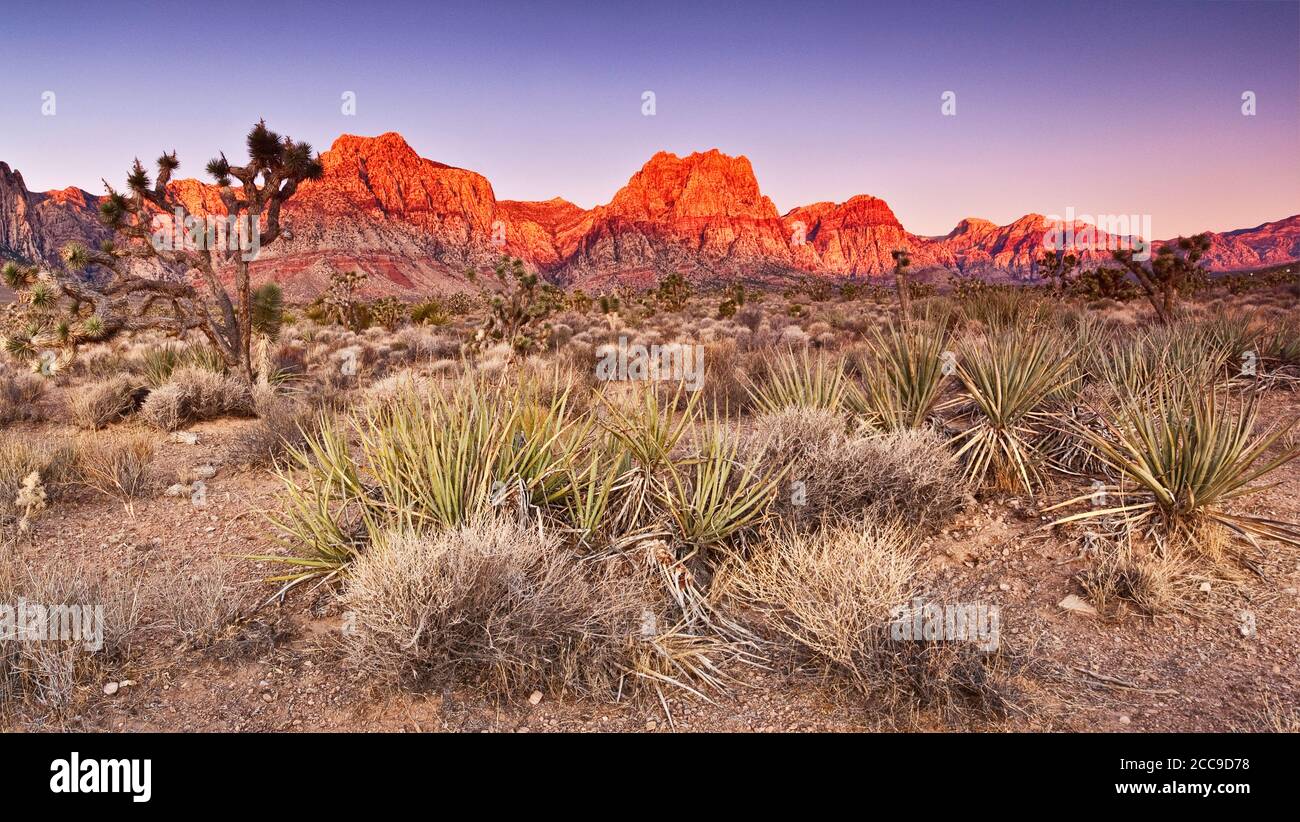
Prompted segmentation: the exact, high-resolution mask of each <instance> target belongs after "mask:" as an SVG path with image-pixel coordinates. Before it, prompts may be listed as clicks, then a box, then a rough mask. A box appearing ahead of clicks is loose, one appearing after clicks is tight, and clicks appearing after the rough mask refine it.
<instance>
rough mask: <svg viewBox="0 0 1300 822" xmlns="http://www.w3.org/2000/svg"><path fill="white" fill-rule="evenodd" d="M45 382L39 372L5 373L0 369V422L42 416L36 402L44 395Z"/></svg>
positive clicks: (6, 422)
mask: <svg viewBox="0 0 1300 822" xmlns="http://www.w3.org/2000/svg"><path fill="white" fill-rule="evenodd" d="M46 386H47V382H46V379H45V377H42V376H41V375H39V374H30V373H20V374H7V373H4V372H2V371H0V424H5V425H7V424H9V423H13V422H21V421H25V420H30V421H35V420H39V419H41V417H42V413H41V408H40V405H39V404H38V403H39V402H40V400H41V397H43V396H44V395H45V389H46Z"/></svg>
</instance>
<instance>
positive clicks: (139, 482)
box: [75, 434, 154, 514]
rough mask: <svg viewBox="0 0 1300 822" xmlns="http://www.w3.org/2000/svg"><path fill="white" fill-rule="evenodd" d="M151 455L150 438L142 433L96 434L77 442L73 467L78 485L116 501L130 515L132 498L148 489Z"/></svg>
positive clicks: (132, 503) (144, 493) (150, 486)
mask: <svg viewBox="0 0 1300 822" xmlns="http://www.w3.org/2000/svg"><path fill="white" fill-rule="evenodd" d="M153 457H154V445H153V440H152V438H150V437H148V436H146V435H142V434H127V435H123V436H119V437H111V436H105V435H98V436H96V437H93V438H88V439H86V440H85V441H84V442H83V443H81V446H80V448H79V449H78V452H77V465H76V469H75V470H76V472H77V476H78V481H79V482H80V484H82V485H84V486H86V487H87V488H90V489H91V490H93V491H95V492H97V493H100V494H103V495H104V496H106V497H111V498H112V499H115V500H117V501H118V502H120V503H122V505H123V507H125V508H126V509H127V511H128V512H129V513H132V514H134V510H135V509H134V501H135V500H136V499H138V498H140V497H142V496H145V495H146V494H147V493H148V492H149V491H150V490H151V488H152V484H153V483H152V479H153V478H152V476H151V469H150V464H151V463H152V461H153Z"/></svg>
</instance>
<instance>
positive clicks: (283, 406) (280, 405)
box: [231, 386, 319, 465]
mask: <svg viewBox="0 0 1300 822" xmlns="http://www.w3.org/2000/svg"><path fill="white" fill-rule="evenodd" d="M253 407H254V412H255V414H256V416H257V419H255V420H253V421H251V422H250V423H249V424H248V425H247V426H246V427H243V428H241V429H240V430H239V431H238V432H237V433H236V434H235V435H234V444H233V445H232V447H231V456H232V458H233V459H234V460H235V461H237V462H241V463H245V464H249V465H267V464H270V463H273V462H275V461H277V460H279V459H280V458H281V457H284V456H285V455H286V454H287V453H288V452H289V451H290V450H291V449H294V448H300V447H302V445H303V444H304V443H305V442H306V440H307V437H309V436H311V435H312V434H313V433H314V432H315V431H316V425H317V421H318V415H319V412H318V411H317V410H316V409H314V408H312V407H311V405H309V404H308V403H306V402H303V401H301V400H299V399H297V398H295V397H289V396H284V395H282V394H277V393H275V391H274V390H272V389H271V388H270V386H257V387H256V388H255V389H254V391H253Z"/></svg>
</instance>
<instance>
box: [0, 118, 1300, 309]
mask: <svg viewBox="0 0 1300 822" xmlns="http://www.w3.org/2000/svg"><path fill="white" fill-rule="evenodd" d="M321 160H322V163H323V165H324V169H325V173H324V176H323V177H322V179H320V180H317V181H312V182H308V183H304V184H303V186H302V187H301V189H300V190H299V192H298V194H297V195H296V196H295V197H294V198H293V199H292V200H290V201H289V203H288V204H287V205H286V206H285V211H284V215H283V218H282V224H283V226H284V227H285V229H286V233H285V235H284V236H282V237H281V239H279V240H278V241H277V242H275V243H274V244H272V245H270V246H268V247H266V248H265V249H263V250H262V252H261V254H260V255H259V257H258V259H257V261H256V262H255V263H254V264H253V274H254V278H255V280H257V281H259V282H260V281H263V280H267V279H275V280H278V281H280V282H281V283H282V284H283V285H284V286H285V289H286V291H287V292H288V293H289V294H290V295H291V296H292V297H295V298H310V297H312V296H314V295H316V294H318V293H319V292H320V291H321V290H322V289H323V288H324V287H325V285H326V284H327V283H328V281H329V276H330V274H331V273H332V272H334V271H340V270H349V269H359V270H362V271H364V272H366V273H367V274H369V275H370V276H369V278H368V280H367V285H366V286H365V288H364V291H365V293H366V294H368V295H370V296H377V295H380V294H402V295H406V296H414V295H418V294H428V293H431V292H439V291H455V290H469V289H471V288H473V286H472V285H471V284H470V282H469V280H468V279H467V278H466V277H465V271H466V269H468V268H475V269H484V268H487V267H490V266H491V265H492V264H493V263H494V261H495V260H496V259H497V258H498V257H499V256H501V255H502V254H508V255H511V256H517V257H520V258H522V259H524V260H525V261H526V262H527V263H528V264H529V265H530V266H532V267H533V268H535V269H537V270H539V271H541V272H543V273H544V275H545V276H547V277H549V278H550V279H552V280H554V281H556V282H559V283H563V284H570V285H578V286H582V287H596V288H599V287H602V286H605V285H608V284H610V283H615V282H623V283H630V284H636V285H644V284H647V283H650V282H653V281H654V280H656V279H658V278H659V277H661V276H663V275H665V274H668V273H670V272H673V271H679V272H681V273H683V274H684V275H685V276H687V277H689V278H691V279H693V280H696V281H700V282H708V281H726V280H733V279H765V278H772V277H784V276H791V275H813V276H826V277H845V276H854V277H880V276H885V275H888V274H889V272H890V271H891V270H892V268H893V258H892V256H891V252H892V251H894V250H895V249H900V248H901V249H906V250H908V251H909V252H910V253H911V256H912V266H913V269H914V270H917V271H921V270H925V269H947V270H949V271H952V272H960V273H963V274H967V275H978V276H990V277H993V276H999V277H1005V276H1011V277H1020V278H1023V277H1028V276H1032V275H1033V273H1034V272H1035V269H1036V262H1037V260H1038V259H1039V258H1040V257H1041V255H1042V253H1043V251H1044V250H1045V249H1044V246H1043V235H1044V232H1046V231H1048V230H1050V229H1051V228H1052V224H1051V223H1050V222H1049V221H1048V220H1047V218H1045V217H1043V216H1042V215H1039V214H1027V215H1025V216H1024V217H1021V218H1020V219H1018V220H1016V221H1014V222H1012V223H1011V224H1009V225H1004V226H999V225H995V224H994V223H992V222H989V221H988V220H982V219H979V218H974V217H972V218H968V219H965V220H962V221H961V222H960V223H959V224H958V225H957V226H956V227H955V228H954V229H953V230H952V231H951V232H950V233H949V234H947V235H946V236H943V237H921V236H917V235H914V234H911V233H909V232H908V231H907V230H906V229H905V228H904V227H903V225H902V224H901V223H900V221H899V220H898V218H897V217H896V216H895V215H894V213H893V211H892V210H891V209H890V208H889V205H888V204H887V203H886V202H885V201H884V200H881V199H879V198H877V197H872V196H869V195H865V194H864V195H858V196H856V197H853V198H851V199H849V200H848V201H846V202H843V203H830V202H820V203H813V204H811V205H806V206H800V207H798V208H795V209H792V210H790V211H789V212H787V213H786V214H784V215H780V214H778V213H777V210H776V207H775V206H774V205H773V204H772V201H771V200H770V199H768V198H767V197H766V196H764V195H763V193H762V191H761V189H760V188H759V184H758V180H757V179H756V177H755V175H754V170H753V167H752V166H751V164H750V162H749V160H748V159H746V158H745V157H743V156H740V157H731V156H728V155H726V154H723V153H721V152H719V151H717V150H716V149H715V150H711V151H706V152H699V153H695V154H690V155H688V156H685V157H678V156H677V155H675V154H670V153H667V152H660V153H658V154H656V155H655V156H653V157H652V158H650V160H649V161H648V162H647V163H646V164H645V165H644V166H643V167H642V168H641V169H640V170H639V171H637V172H636V173H635V174H633V175H632V177H631V179H629V180H628V183H627V185H625V186H623V187H622V188H621V189H619V191H618V192H617V193H616V194H615V195H614V197H613V199H612V200H610V202H609V203H608V204H605V205H601V206H597V207H595V208H592V209H590V210H587V209H583V208H581V207H579V206H577V205H575V204H573V203H571V202H568V201H567V200H563V199H561V198H558V197H557V198H554V199H552V200H546V201H543V202H524V201H513V200H502V201H498V200H497V199H496V196H495V193H494V192H493V190H492V186H491V184H490V183H489V182H488V180H487V179H486V178H484V177H483V176H482V175H481V174H477V173H475V172H473V171H468V170H466V169H461V168H455V167H453V166H449V165H445V164H443V163H437V162H434V161H432V160H428V159H425V158H422V157H420V156H419V155H418V154H417V153H416V152H415V150H414V149H412V148H411V147H410V146H409V145H408V144H407V143H406V141H405V140H404V139H402V137H401V135H399V134H396V133H393V132H389V133H387V134H381V135H379V136H377V137H358V136H354V135H343V136H341V137H339V138H338V139H337V140H335V141H334V144H333V145H332V146H331V147H330V148H329V150H328V151H325V152H324V153H323V154H322V155H321ZM172 187H173V190H174V191H176V192H177V194H178V195H179V197H180V199H181V200H182V201H183V202H184V203H185V205H186V207H187V208H189V209H190V210H192V211H193V212H195V213H221V212H222V211H223V207H222V205H221V201H220V198H219V196H218V191H217V188H216V187H215V186H213V185H211V184H209V183H203V182H200V181H198V180H194V179H182V180H176V181H174V182H173V183H172ZM99 199H100V198H98V197H96V196H94V195H91V194H88V193H87V192H85V191H81V190H80V189H75V188H70V189H64V190H62V191H52V192H45V193H32V192H28V191H27V189H26V186H25V185H24V184H23V181H22V176H21V175H20V174H19V173H18V172H16V171H12V170H10V169H9V167H8V166H6V165H4V164H3V163H0V252H2V253H4V254H6V255H8V256H18V257H22V258H25V259H30V260H37V261H41V262H44V263H46V264H50V265H55V264H57V261H58V251H59V249H60V248H61V247H62V246H63V244H64V243H66V242H68V241H69V240H81V241H83V242H87V243H93V244H98V243H99V242H100V241H101V240H103V239H106V238H108V236H109V232H108V231H107V229H105V228H104V227H103V226H102V225H101V224H100V223H99V221H98V219H97V215H96V209H97V206H98V201H99ZM1074 227H1075V231H1076V233H1080V232H1084V233H1085V235H1086V232H1088V231H1094V233H1093V234H1092V236H1091V242H1092V243H1093V244H1094V248H1093V249H1092V250H1082V251H1081V252H1080V253H1081V255H1082V256H1083V257H1084V259H1085V260H1087V261H1091V262H1101V261H1105V260H1108V259H1109V256H1110V254H1109V250H1107V247H1106V246H1107V243H1108V242H1109V240H1110V238H1108V237H1107V235H1106V234H1105V232H1101V231H1099V230H1093V229H1090V228H1089V227H1088V226H1086V225H1085V224H1083V223H1075V225H1074ZM1211 240H1212V246H1211V249H1210V251H1209V253H1208V254H1207V255H1206V257H1205V259H1206V262H1207V264H1208V266H1209V267H1210V268H1211V269H1212V270H1228V269H1239V268H1249V267H1255V266H1262V265H1271V264H1276V263H1284V262H1289V261H1291V260H1295V259H1298V258H1300V215H1297V216H1295V217H1288V218H1287V219H1285V220H1279V221H1277V222H1274V223H1266V224H1264V225H1262V226H1257V227H1255V228H1252V229H1243V230H1240V231H1231V232H1225V233H1222V234H1212V235H1211ZM1156 247H1157V248H1158V247H1159V243H1157V244H1156Z"/></svg>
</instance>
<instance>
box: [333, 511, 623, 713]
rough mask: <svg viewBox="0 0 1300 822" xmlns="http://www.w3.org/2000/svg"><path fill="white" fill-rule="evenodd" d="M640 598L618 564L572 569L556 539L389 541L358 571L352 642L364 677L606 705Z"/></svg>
mask: <svg viewBox="0 0 1300 822" xmlns="http://www.w3.org/2000/svg"><path fill="white" fill-rule="evenodd" d="M644 590H645V589H644V586H643V584H641V583H638V582H637V580H636V579H635V577H634V576H632V575H629V574H628V573H627V572H626V571H625V570H622V569H620V567H619V561H618V560H599V561H593V562H584V563H580V562H577V561H576V559H575V557H574V556H573V555H572V554H571V553H569V552H568V550H567V549H566V548H565V547H564V546H563V545H562V544H561V543H560V542H559V540H558V539H556V538H555V536H554V535H551V534H548V533H543V532H541V531H539V530H536V529H532V528H527V527H522V526H519V525H517V524H514V523H512V522H506V521H502V520H479V521H476V522H472V523H467V524H465V525H462V526H460V527H458V528H454V529H449V530H445V531H441V532H437V533H433V534H428V535H424V536H415V535H410V534H401V533H397V532H394V533H391V534H389V535H388V536H387V537H386V538H385V539H383V540H382V541H379V542H377V543H376V544H374V545H372V546H371V547H370V549H369V550H368V551H366V552H365V553H364V554H362V555H361V556H360V557H358V558H357V560H356V562H355V563H354V564H353V566H352V570H351V573H350V574H349V576H348V579H347V584H346V589H345V591H344V594H343V602H344V605H345V607H346V608H347V609H348V610H349V611H350V612H351V613H350V617H351V618H352V619H354V621H355V629H349V630H347V631H345V634H344V635H345V643H346V646H347V649H348V653H349V656H350V658H351V660H352V663H353V664H354V665H355V666H356V667H357V668H358V669H359V670H363V671H366V672H367V673H369V674H371V675H374V676H376V677H378V678H380V679H382V680H385V681H389V682H405V683H414V684H432V685H435V686H437V685H443V684H447V683H452V682H455V683H465V682H473V683H477V684H479V685H481V686H482V687H484V688H485V689H487V690H488V691H489V692H490V693H492V694H493V695H496V696H499V697H505V696H508V695H512V694H519V693H521V692H527V691H528V690H531V689H542V690H546V691H549V692H552V693H561V692H571V693H577V694H584V695H589V694H602V695H610V694H613V693H614V692H616V691H617V689H618V685H619V682H620V679H621V678H622V677H623V675H624V672H625V671H626V670H627V666H628V662H629V652H630V650H631V647H632V645H633V643H634V642H635V638H636V636H637V632H638V630H639V627H640V625H641V623H642V621H643V613H644V612H645V611H646V608H647V605H646V603H645V600H644Z"/></svg>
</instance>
